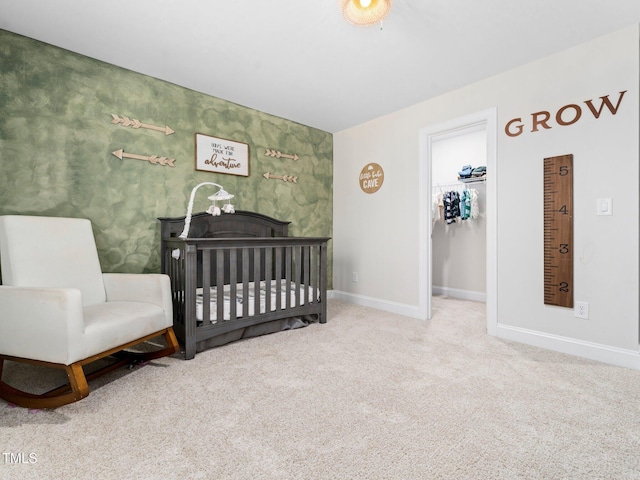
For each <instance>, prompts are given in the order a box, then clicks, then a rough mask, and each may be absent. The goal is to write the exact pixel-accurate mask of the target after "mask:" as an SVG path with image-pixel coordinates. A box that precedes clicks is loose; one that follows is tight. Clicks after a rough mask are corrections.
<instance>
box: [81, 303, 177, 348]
mask: <svg viewBox="0 0 640 480" xmlns="http://www.w3.org/2000/svg"><path fill="white" fill-rule="evenodd" d="M84 324H85V329H84V333H85V345H86V351H85V355H84V357H85V358H86V357H90V356H92V355H97V354H99V353H102V352H105V351H107V350H109V349H111V348H114V347H116V346H120V345H124V344H125V343H129V342H132V341H134V340H137V339H139V338H141V337H144V336H146V335H149V334H151V333H155V332H158V331H160V330H162V329H164V328H167V325H166V321H165V312H164V310H163V309H162V308H161V307H159V306H158V305H154V304H152V303H143V302H106V303H100V304H97V305H89V306H87V307H85V308H84ZM78 360H81V359H80V358H79V359H78Z"/></svg>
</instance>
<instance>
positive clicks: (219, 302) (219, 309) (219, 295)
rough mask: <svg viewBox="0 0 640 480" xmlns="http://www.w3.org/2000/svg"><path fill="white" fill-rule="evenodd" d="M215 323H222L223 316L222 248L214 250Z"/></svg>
mask: <svg viewBox="0 0 640 480" xmlns="http://www.w3.org/2000/svg"><path fill="white" fill-rule="evenodd" d="M216 265H217V267H216V269H217V270H218V271H217V272H216V323H222V322H224V320H225V316H224V303H225V302H224V268H221V266H222V265H224V250H216Z"/></svg>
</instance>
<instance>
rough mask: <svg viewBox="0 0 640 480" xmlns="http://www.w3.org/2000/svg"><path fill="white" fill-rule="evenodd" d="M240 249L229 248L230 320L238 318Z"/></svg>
mask: <svg viewBox="0 0 640 480" xmlns="http://www.w3.org/2000/svg"><path fill="white" fill-rule="evenodd" d="M237 254H238V249H237V248H231V249H229V320H235V319H236V318H237V305H238V302H237V298H238V260H237Z"/></svg>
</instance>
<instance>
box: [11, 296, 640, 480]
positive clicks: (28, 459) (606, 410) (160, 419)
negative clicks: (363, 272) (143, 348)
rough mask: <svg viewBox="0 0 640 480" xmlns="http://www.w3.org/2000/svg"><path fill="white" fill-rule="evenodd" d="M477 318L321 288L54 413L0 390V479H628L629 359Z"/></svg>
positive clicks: (446, 305) (632, 439) (439, 303)
mask: <svg viewBox="0 0 640 480" xmlns="http://www.w3.org/2000/svg"><path fill="white" fill-rule="evenodd" d="M485 323H486V322H485V306H484V304H481V303H474V302H468V301H460V300H448V299H443V298H438V297H436V298H435V299H434V316H433V319H432V320H431V321H429V322H421V321H418V320H413V319H409V318H406V317H401V316H397V315H392V314H388V313H385V312H380V311H377V310H373V309H369V308H365V307H360V306H355V305H350V304H345V303H341V302H337V301H331V303H330V305H329V322H328V323H327V324H326V325H317V324H315V325H311V326H309V327H307V328H304V329H301V330H296V331H289V332H282V333H277V334H274V335H269V336H265V337H261V338H256V339H251V340H244V341H241V342H237V343H234V344H231V345H227V346H224V347H220V348H217V349H213V350H209V351H207V352H203V353H200V354H198V355H197V356H196V358H195V359H194V360H191V361H184V360H181V359H180V358H179V357H175V358H168V359H161V360H158V361H154V362H152V363H151V364H149V365H147V366H144V367H138V368H136V369H134V370H121V371H119V372H117V373H116V374H113V375H111V377H110V378H108V379H106V380H105V381H101V383H102V384H101V385H96V384H95V383H94V384H93V385H94V389H93V391H92V393H91V395H90V396H89V397H88V398H86V399H85V400H82V401H81V402H78V403H75V404H72V405H69V406H66V407H62V408H60V409H58V410H55V411H44V410H43V411H36V412H32V411H29V410H26V409H21V408H11V407H10V406H8V405H7V404H6V403H5V402H3V401H1V400H0V478H3V479H45V478H46V479H61V478H64V479H92V480H102V479H136V478H140V479H160V478H167V479H199V478H202V479H296V480H297V479H394V480H395V479H456V480H458V479H589V480H593V479H635V478H638V479H640V372H638V371H634V370H629V369H624V368H618V367H612V366H609V365H604V364H600V363H596V362H591V361H588V360H582V359H578V358H574V357H571V356H567V355H562V354H558V353H553V352H548V351H544V350H540V349H536V348H533V347H528V346H523V345H519V344H514V343H507V342H504V341H501V340H498V339H495V338H491V337H488V336H487V335H486V334H485V333H484V332H485ZM29 368H33V367H29ZM18 376H20V377H23V376H25V378H27V379H28V380H27V381H30V382H31V381H36V380H37V379H38V378H39V377H41V378H44V377H45V374H44V373H42V372H40V371H38V372H37V373H35V374H31V375H29V376H26V374H25V372H24V368H23V367H22V366H18V365H16V364H10V365H9V366H8V367H7V377H8V378H11V377H13V378H16V377H18ZM95 386H97V388H95ZM30 454H32V455H31V456H30Z"/></svg>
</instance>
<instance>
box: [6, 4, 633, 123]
mask: <svg viewBox="0 0 640 480" xmlns="http://www.w3.org/2000/svg"><path fill="white" fill-rule="evenodd" d="M634 23H640V0H606V1H605V0H530V1H528V2H527V1H524V0H395V1H394V5H393V8H392V10H391V13H390V14H389V16H388V17H387V19H386V20H385V21H384V24H383V28H382V29H380V27H379V26H373V27H355V26H353V25H351V24H349V23H347V22H346V21H345V20H344V19H343V18H342V14H341V12H340V10H339V8H338V0H315V1H312V0H180V1H176V0H106V1H100V2H98V1H90V0H0V28H1V29H4V30H8V31H11V32H15V33H19V34H22V35H26V36H28V37H32V38H35V39H38V40H41V41H44V42H47V43H50V44H52V45H56V46H59V47H62V48H66V49H68V50H71V51H74V52H78V53H81V54H83V55H87V56H89V57H93V58H96V59H99V60H103V61H105V62H109V63H112V64H114V65H118V66H121V67H125V68H128V69H131V70H135V71H137V72H141V73H144V74H147V75H151V76H153V77H156V78H160V79H163V80H167V81H169V82H172V83H175V84H178V85H181V86H183V87H187V88H190V89H193V90H196V91H199V92H203V93H206V94H210V95H213V96H216V97H219V98H223V99H225V100H229V101H232V102H235V103H238V104H240V105H244V106H247V107H251V108H254V109H257V110H261V111H263V112H267V113H270V114H273V115H277V116H280V117H284V118H287V119H289V120H293V121H295V122H299V123H301V124H304V125H309V126H312V127H316V128H319V129H321V130H325V131H327V132H331V133H334V132H337V131H340V130H343V129H345V128H349V127H351V126H354V125H358V124H360V123H363V122H366V121H368V120H371V119H373V118H376V117H378V116H381V115H384V114H387V113H391V112H394V111H396V110H399V109H402V108H404V107H408V106H410V105H413V104H415V103H418V102H420V101H423V100H427V99H429V98H432V97H435V96H438V95H441V94H443V93H445V92H448V91H451V90H454V89H456V88H459V87H462V86H464V85H468V84H470V83H473V82H475V81H478V80H481V79H483V78H486V77H489V76H492V75H494V74H497V73H500V72H503V71H505V70H509V69H511V68H513V67H516V66H518V65H522V64H525V63H528V62H530V61H533V60H536V59H539V58H542V57H545V56H547V55H549V54H551V53H554V52H557V51H560V50H563V49H565V48H568V47H571V46H574V45H577V44H580V43H582V42H585V41H587V40H591V39H593V38H596V37H598V36H601V35H604V34H607V33H609V32H613V31H615V30H618V29H620V28H623V27H626V26H629V25H631V24H634ZM0 47H1V46H0Z"/></svg>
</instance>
